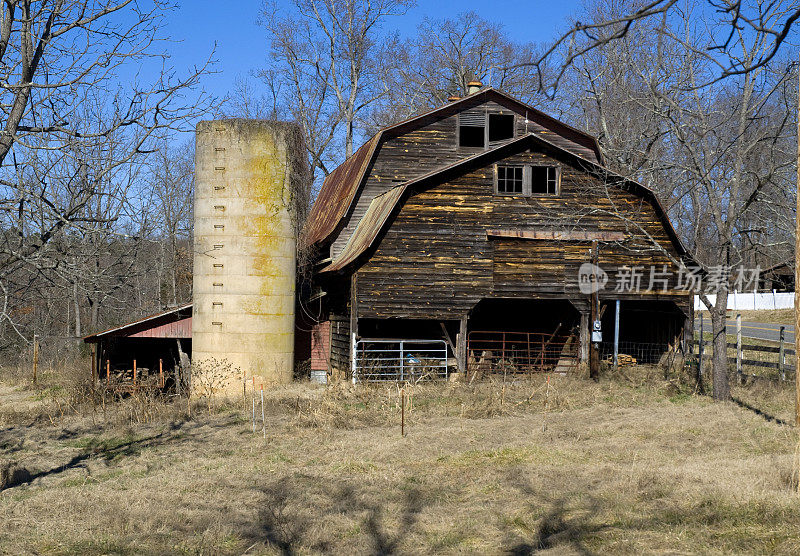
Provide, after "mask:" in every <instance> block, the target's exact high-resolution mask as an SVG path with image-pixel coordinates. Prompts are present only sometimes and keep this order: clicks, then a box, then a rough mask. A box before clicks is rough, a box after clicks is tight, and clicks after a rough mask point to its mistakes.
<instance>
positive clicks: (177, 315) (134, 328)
mask: <svg viewBox="0 0 800 556" xmlns="http://www.w3.org/2000/svg"><path fill="white" fill-rule="evenodd" d="M192 310H193V305H192V304H189V305H184V306H183V307H178V308H177V309H171V310H169V311H165V312H163V313H157V314H155V315H150V316H149V317H145V318H143V319H139V320H135V321H132V322H129V323H127V324H123V325H122V326H115V327H114V328H109V329H108V330H104V331H103V332H98V333H97V334H92V335H90V336H86V337H85V338H84V339H83V341H84V342H86V343H89V344H90V343H95V342H97V341H99V340H100V339H102V338H103V337H106V336H120V337H134V336H133V335H134V334H138V333H141V332H142V331H145V330H148V329H150V328H156V327H159V326H162V325H163V324H165V323H172V322H176V321H180V320H183V319H187V318H188V319H189V320H191V317H192ZM181 333H184V332H181ZM154 337H160V336H154ZM176 337H180V338H191V323H190V324H189V335H188V336H176Z"/></svg>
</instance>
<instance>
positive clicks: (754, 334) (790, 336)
mask: <svg viewBox="0 0 800 556" xmlns="http://www.w3.org/2000/svg"><path fill="white" fill-rule="evenodd" d="M726 325H727V328H728V334H734V335H735V334H736V321H735V320H729V321H727V322H726ZM784 326H785V327H786V333H785V335H784V339H785V341H786V342H787V343H789V344H793V343H794V326H791V325H788V324H787V325H784ZM694 329H695V330H700V321H699V320H695V321H694ZM780 329H781V325H780V324H772V323H766V322H749V321H742V336H743V337H745V338H757V339H759V340H772V341H774V342H777V341H778V340H779V339H780ZM703 332H706V333H708V332H711V319H703Z"/></svg>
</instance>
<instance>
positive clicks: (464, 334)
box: [301, 83, 693, 380]
mask: <svg viewBox="0 0 800 556" xmlns="http://www.w3.org/2000/svg"><path fill="white" fill-rule="evenodd" d="M301 241H302V245H303V246H304V247H305V248H306V249H307V250H309V251H310V252H311V253H312V255H311V257H310V263H309V267H308V268H307V269H306V274H307V275H309V276H310V277H311V278H310V283H311V286H310V287H309V288H305V291H304V293H303V294H302V296H303V297H302V299H301V304H302V306H303V313H304V314H305V315H310V316H311V318H312V320H313V322H312V324H313V331H312V347H311V350H312V358H311V369H312V373H314V372H316V373H322V372H325V373H328V374H329V375H339V376H346V377H353V378H354V380H382V379H384V380H396V379H398V378H401V379H406V378H409V377H412V376H424V375H437V374H441V375H448V374H450V373H452V372H503V373H525V372H542V371H546V372H550V371H556V372H569V371H570V370H574V369H577V368H579V366H580V365H582V364H588V363H589V362H590V360H591V358H592V357H593V355H592V354H594V353H595V352H596V354H597V358H598V359H602V358H605V357H611V354H612V351H613V350H614V347H613V346H614V345H616V349H617V350H619V352H620V353H628V354H629V355H630V356H631V357H632V358H636V359H637V360H640V361H646V362H652V361H656V360H658V359H659V358H661V357H663V355H664V354H665V353H667V352H671V351H672V352H674V351H676V350H682V349H684V348H685V346H686V342H687V340H690V339H691V334H692V324H691V323H692V316H693V315H692V302H691V296H690V295H689V292H688V289H689V288H688V287H686V283H685V280H684V279H685V276H686V270H685V269H686V266H685V265H688V264H690V259H689V256H688V254H687V252H686V250H685V248H684V247H683V245H682V244H681V241H680V239H679V237H678V236H677V234H676V233H675V230H674V229H673V227H672V225H671V224H670V221H669V218H668V216H667V214H666V211H665V210H664V208H663V207H662V205H661V204H660V202H659V200H658V199H657V197H656V196H655V194H654V193H653V192H652V191H651V190H650V189H648V188H647V187H644V186H643V185H641V184H638V183H636V182H633V181H630V180H627V179H624V178H622V177H621V176H618V175H615V174H614V173H613V172H611V171H609V170H608V169H607V168H605V166H604V163H603V158H602V155H601V152H600V149H599V147H598V143H597V141H596V139H595V138H594V137H592V136H590V135H588V134H586V133H584V132H582V131H579V130H577V129H575V128H573V127H570V126H569V125H567V124H565V123H563V122H560V121H558V120H556V119H555V118H552V117H550V116H548V115H546V114H544V113H543V112H541V111H539V110H537V109H536V108H534V107H532V106H528V105H526V104H524V103H523V102H520V101H519V100H517V99H515V98H513V97H511V96H509V95H507V94H505V93H503V92H502V91H499V90H496V89H494V88H491V87H482V86H481V84H480V83H472V84H471V92H470V94H469V95H467V96H465V97H463V98H458V99H451V101H450V102H449V103H448V104H446V105H443V106H441V107H439V108H436V109H434V110H431V111H429V112H426V113H423V114H420V115H418V116H415V117H412V118H410V119H408V120H405V121H403V122H400V123H398V124H396V125H392V126H390V127H387V128H385V129H382V130H381V131H380V132H378V133H377V134H376V135H375V136H373V137H372V138H371V139H370V140H368V141H367V142H366V143H365V144H364V145H363V146H361V148H360V149H358V150H357V151H356V152H355V153H354V154H353V156H351V157H350V158H349V159H347V160H346V161H345V162H344V163H343V164H342V165H341V166H339V167H338V168H336V169H335V170H334V171H333V172H331V174H330V175H328V176H327V178H326V179H325V181H324V183H323V185H322V188H321V191H320V193H319V195H318V197H317V199H316V201H315V203H314V205H313V207H312V209H311V212H310V214H309V217H308V220H307V222H306V224H305V227H304V229H303V235H302V239H301ZM593 332H594V336H593V335H592V333H593Z"/></svg>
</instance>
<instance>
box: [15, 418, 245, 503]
mask: <svg viewBox="0 0 800 556" xmlns="http://www.w3.org/2000/svg"><path fill="white" fill-rule="evenodd" d="M229 425H230V423H229V420H226V419H221V420H217V421H214V422H205V421H182V422H172V423H171V424H170V425H168V426H167V427H166V428H165V430H163V431H161V432H159V433H156V434H151V435H148V436H141V437H137V436H125V437H110V438H102V437H100V436H99V433H100V432H102V429H101V428H99V427H92V428H91V429H90V430H87V431H83V432H82V434H84V435H86V433H88V432H90V431H91V434H94V435H96V436H91V435H90V436H88V437H87V440H86V442H85V443H84V444H85V445H82V446H80V448H81V452H80V453H78V454H77V455H75V456H73V457H72V458H71V459H70V460H69V461H67V462H65V463H62V464H61V465H57V466H55V467H52V468H50V469H45V470H39V471H34V470H31V469H25V468H22V467H20V466H18V465H14V466H13V473H12V472H11V471H7V472H6V473H5V474H4V476H3V479H4V480H2V481H0V491H3V490H6V489H9V488H13V487H16V486H20V485H24V484H28V483H31V482H33V481H35V480H36V479H40V478H43V477H48V476H52V475H58V474H60V473H64V472H65V471H69V470H70V469H76V468H80V467H85V463H86V462H87V461H88V460H90V459H102V460H105V461H114V460H117V459H120V458H128V457H133V456H136V455H138V454H139V453H140V452H141V451H142V450H144V449H147V448H155V447H159V446H165V445H168V444H170V443H173V442H185V441H187V440H203V437H204V436H206V434H207V432H208V430H213V429H218V428H224V427H228V426H229ZM25 428H27V427H25ZM204 429H205V430H204ZM18 430H19V428H17V429H16V431H17V434H19V433H18ZM2 432H8V433H11V432H15V431H14V429H8V430H6V431H2ZM78 436H79V434H78V433H77V432H76V431H68V432H66V433H65V432H64V431H61V432H59V433H58V434H57V435H56V436H55V439H56V440H64V439H75V438H77V437H78ZM2 445H3V442H2V438H0V446H2ZM9 470H12V468H11V467H9Z"/></svg>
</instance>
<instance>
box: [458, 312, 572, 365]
mask: <svg viewBox="0 0 800 556" xmlns="http://www.w3.org/2000/svg"><path fill="white" fill-rule="evenodd" d="M579 322H580V314H579V313H578V311H577V310H576V309H575V308H574V307H573V305H572V304H571V303H569V301H567V300H529V299H522V300H520V299H484V300H482V301H481V302H480V303H478V305H477V306H476V307H475V310H474V311H473V313H472V315H471V317H470V320H469V332H468V336H467V369H468V371H469V372H470V373H471V374H478V375H483V374H488V373H502V374H527V373H537V372H559V373H561V372H569V371H572V370H574V369H576V368H577V365H578V357H579V352H580V348H579V334H578V324H579Z"/></svg>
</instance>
